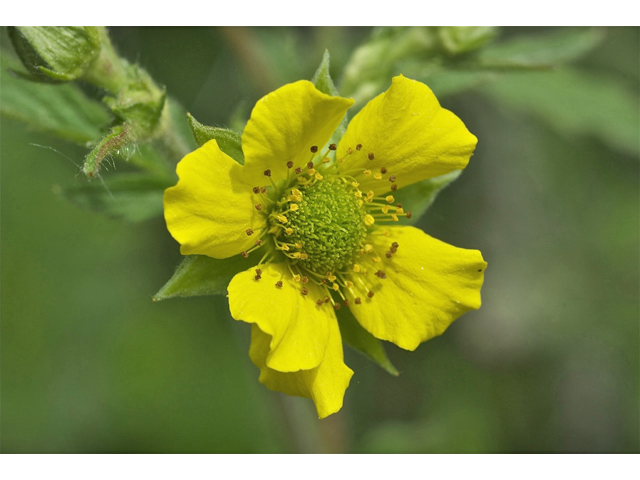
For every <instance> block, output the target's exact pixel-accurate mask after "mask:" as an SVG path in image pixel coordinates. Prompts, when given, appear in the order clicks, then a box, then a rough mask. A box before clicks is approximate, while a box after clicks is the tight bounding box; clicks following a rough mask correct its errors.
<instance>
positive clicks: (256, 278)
mask: <svg viewBox="0 0 640 480" xmlns="http://www.w3.org/2000/svg"><path fill="white" fill-rule="evenodd" d="M253 278H254V280H255V281H256V282H257V281H258V280H260V279H261V278H262V276H261V275H256V276H255V277H253Z"/></svg>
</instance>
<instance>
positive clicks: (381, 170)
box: [380, 167, 387, 175]
mask: <svg viewBox="0 0 640 480" xmlns="http://www.w3.org/2000/svg"><path fill="white" fill-rule="evenodd" d="M380 173H381V174H383V175H384V174H385V173H387V169H386V168H384V167H381V168H380Z"/></svg>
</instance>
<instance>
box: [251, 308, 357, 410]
mask: <svg viewBox="0 0 640 480" xmlns="http://www.w3.org/2000/svg"><path fill="white" fill-rule="evenodd" d="M330 328H331V331H330V336H329V345H328V347H327V351H326V353H325V356H324V359H323V361H322V363H321V364H320V365H319V366H317V367H316V368H313V369H311V370H302V371H299V372H289V373H283V372H278V371H276V370H273V369H271V368H269V367H267V366H266V359H267V357H268V354H269V348H270V347H269V346H270V343H271V337H270V336H269V335H267V334H266V333H264V332H263V331H262V330H260V328H258V326H257V325H255V324H254V325H252V327H251V348H250V349H249V357H251V361H252V362H253V363H254V364H255V365H256V366H257V367H258V368H259V369H260V382H261V383H263V384H264V385H266V386H267V388H269V389H270V390H275V391H278V392H283V393H286V394H287V395H295V396H298V397H307V398H311V399H313V402H314V403H315V405H316V410H317V411H318V416H319V417H320V418H324V417H326V416H328V415H331V414H332V413H335V412H337V411H338V410H340V409H341V408H342V400H343V398H344V392H345V390H346V389H347V387H348V386H349V381H350V380H351V376H352V375H353V371H352V370H351V369H350V368H349V367H347V366H346V365H345V364H344V360H343V353H342V340H341V338H340V330H339V329H338V324H337V323H336V321H335V319H334V320H333V321H332V322H331V324H330Z"/></svg>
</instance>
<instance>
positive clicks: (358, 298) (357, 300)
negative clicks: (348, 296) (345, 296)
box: [354, 297, 362, 305]
mask: <svg viewBox="0 0 640 480" xmlns="http://www.w3.org/2000/svg"><path fill="white" fill-rule="evenodd" d="M354 301H355V302H356V305H360V304H361V303H362V300H360V297H356V299H355V300H354Z"/></svg>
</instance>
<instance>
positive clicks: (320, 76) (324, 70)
mask: <svg viewBox="0 0 640 480" xmlns="http://www.w3.org/2000/svg"><path fill="white" fill-rule="evenodd" d="M311 82H312V83H313V84H314V85H315V87H316V88H317V89H318V90H320V91H321V92H322V93H325V94H327V95H330V96H332V97H337V96H339V93H338V89H337V88H336V86H335V84H334V83H333V80H332V79H331V74H330V73H329V50H325V51H324V55H322V61H321V62H320V65H319V66H318V69H317V70H316V73H315V74H314V75H313V78H312V79H311ZM348 117H349V114H348V113H347V114H345V116H344V118H343V119H342V121H341V122H340V125H338V128H336V131H335V132H334V133H333V135H332V136H331V140H329V143H336V144H337V143H338V142H340V139H341V138H342V137H343V135H344V132H346V131H347V124H348V123H349V118H348Z"/></svg>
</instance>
